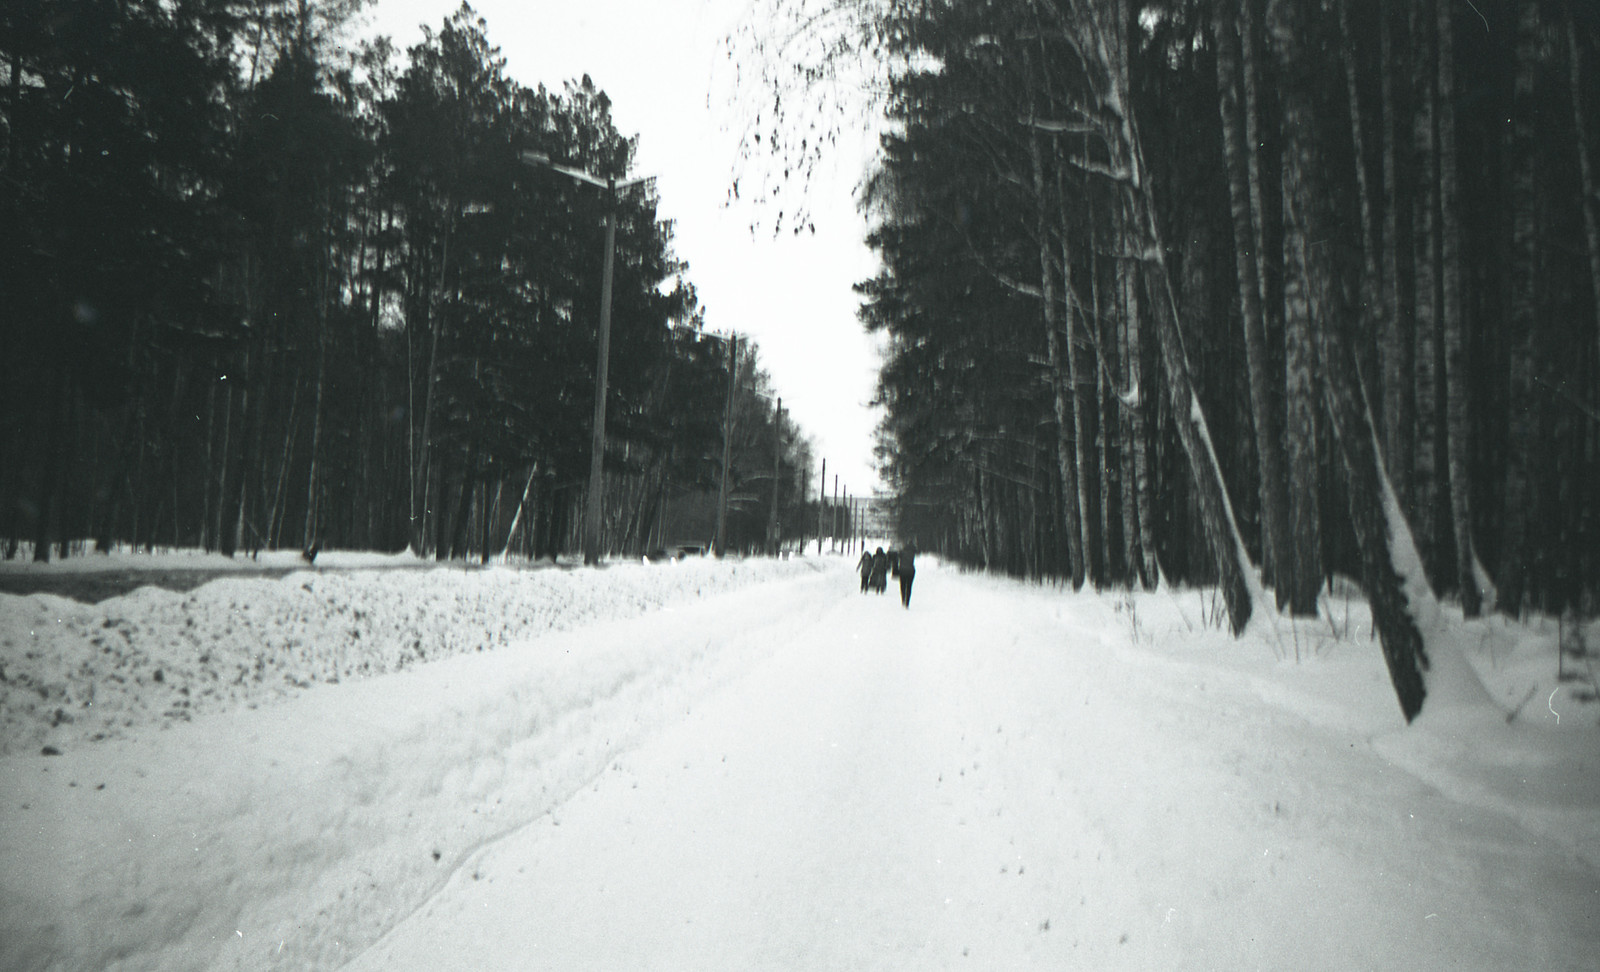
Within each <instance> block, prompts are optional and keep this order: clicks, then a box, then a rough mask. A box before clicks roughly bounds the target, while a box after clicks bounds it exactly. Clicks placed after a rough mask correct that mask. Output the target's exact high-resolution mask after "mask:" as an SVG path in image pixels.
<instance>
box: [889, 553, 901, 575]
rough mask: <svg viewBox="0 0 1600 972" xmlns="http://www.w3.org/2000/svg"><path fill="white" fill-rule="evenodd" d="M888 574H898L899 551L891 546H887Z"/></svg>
mask: <svg viewBox="0 0 1600 972" xmlns="http://www.w3.org/2000/svg"><path fill="white" fill-rule="evenodd" d="M889 576H890V577H899V576H900V551H898V550H896V549H895V548H893V547H890V548H889Z"/></svg>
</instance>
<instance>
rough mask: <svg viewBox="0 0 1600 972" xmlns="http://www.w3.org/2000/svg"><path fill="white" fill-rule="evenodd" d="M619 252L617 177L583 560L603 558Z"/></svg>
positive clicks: (611, 183) (609, 186)
mask: <svg viewBox="0 0 1600 972" xmlns="http://www.w3.org/2000/svg"><path fill="white" fill-rule="evenodd" d="M616 255H617V180H615V179H609V180H607V182H606V260H605V265H604V267H603V269H602V271H601V274H600V334H599V338H598V340H597V341H596V342H595V344H596V346H597V348H596V352H595V353H596V356H597V358H598V360H597V361H596V362H595V367H594V425H593V427H592V429H591V433H592V434H591V437H590V440H589V496H588V500H589V503H588V509H587V510H586V511H585V516H584V525H583V562H584V563H585V564H588V565H590V566H594V565H595V564H598V563H599V562H600V501H601V499H602V498H603V495H604V491H605V475H604V474H605V457H606V377H607V372H608V371H609V370H610V364H611V270H612V265H613V264H615V263H616Z"/></svg>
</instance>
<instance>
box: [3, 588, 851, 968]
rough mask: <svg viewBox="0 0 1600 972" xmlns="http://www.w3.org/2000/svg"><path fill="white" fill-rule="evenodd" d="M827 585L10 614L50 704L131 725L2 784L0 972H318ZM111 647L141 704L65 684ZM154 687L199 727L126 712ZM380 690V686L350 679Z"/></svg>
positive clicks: (78, 679) (177, 604) (14, 759)
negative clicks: (109, 624)
mask: <svg viewBox="0 0 1600 972" xmlns="http://www.w3.org/2000/svg"><path fill="white" fill-rule="evenodd" d="M825 569H826V565H825V564H819V562H817V561H809V562H808V561H793V562H787V563H784V562H770V561H768V562H760V561H750V562H745V563H735V562H724V563H716V562H705V563H684V564H679V565H675V566H670V567H668V566H662V567H651V568H646V567H635V566H625V567H624V566H618V567H611V568H608V569H606V570H604V571H572V572H570V573H569V572H564V571H541V572H535V573H527V572H515V571H472V572H463V571H461V570H459V569H455V570H449V569H445V570H437V571H426V572H421V571H417V572H405V573H404V574H400V575H395V574H371V575H353V576H349V577H335V576H328V575H321V576H318V575H314V574H299V575H294V576H292V577H288V578H284V579H283V580H282V581H249V582H242V581H236V580H220V581H217V582H214V583H213V584H209V585H207V586H206V587H204V588H201V589H200V590H198V591H196V592H195V594H196V595H197V597H195V598H190V597H186V596H181V595H168V594H164V593H162V592H157V591H144V592H141V593H139V594H138V595H135V596H133V597H131V598H125V599H120V600H121V601H122V602H123V603H120V604H118V603H114V602H108V603H107V604H102V605H98V606H96V607H92V608H85V607H82V606H74V605H72V604H71V603H70V602H62V601H61V600H60V599H58V598H49V597H44V598H38V597H36V598H28V599H14V600H13V601H11V602H8V603H7V605H6V607H7V608H14V607H16V606H17V603H16V602H17V600H23V601H29V602H34V601H37V602H38V603H36V604H34V607H35V608H36V609H39V608H47V609H48V610H45V611H43V612H42V616H44V617H49V616H50V615H52V614H54V615H58V616H59V618H58V620H57V623H56V624H55V626H53V627H50V628H43V629H40V630H43V631H45V632H48V634H47V635H45V636H42V637H43V639H45V640H47V643H49V644H51V645H53V646H56V647H59V648H60V649H61V650H62V651H63V652H67V653H75V654H73V657H72V660H70V661H68V662H66V663H64V664H63V665H61V666H60V667H59V668H57V669H56V671H57V672H58V673H59V675H58V677H59V678H61V679H62V680H63V681H64V682H65V684H66V686H67V689H66V690H67V691H69V692H79V691H86V687H87V686H97V688H96V692H95V699H96V700H100V701H104V700H105V699H106V698H107V697H108V696H111V697H115V698H118V699H119V700H120V701H119V702H118V706H119V709H118V711H119V713H122V714H123V715H124V716H125V717H126V719H127V720H129V721H131V723H132V725H131V726H124V727H122V728H123V729H125V730H126V731H124V732H121V733H119V735H121V736H124V737H126V738H116V739H111V740H107V741H103V742H100V743H98V744H92V745H91V744H87V742H86V741H85V740H83V739H82V738H81V736H82V733H83V732H84V731H85V730H84V728H83V725H82V723H83V722H84V721H86V720H77V721H74V722H72V723H66V724H63V725H62V726H56V727H55V728H54V729H53V730H52V732H55V733H60V732H61V730H62V729H63V728H66V729H69V730H75V731H76V733H77V734H78V738H77V741H76V742H75V743H73V744H70V745H68V746H67V747H66V749H65V750H64V752H63V753H62V755H59V756H53V757H45V756H40V755H35V754H34V752H37V751H34V752H30V753H28V754H27V755H17V756H10V757H7V758H4V759H0V792H3V799H4V801H5V803H4V806H5V812H4V814H3V816H0V968H93V969H103V968H115V969H161V970H173V969H201V968H284V969H311V968H332V967H336V966H337V965H339V964H342V963H343V962H344V961H345V960H347V959H348V958H349V957H350V956H351V955H352V954H353V950H355V949H358V948H359V947H361V946H363V945H365V944H366V943H368V942H370V941H371V940H373V939H374V938H376V937H377V935H378V934H380V933H381V932H382V931H383V929H384V928H385V927H387V926H388V925H389V924H391V923H392V922H394V921H396V920H398V919H399V918H401V917H403V916H404V915H406V914H407V913H409V911H410V910H411V909H412V908H414V907H416V906H417V904H418V903H420V902H421V901H423V900H425V899H426V898H427V897H428V895H430V894H431V893H433V891H434V890H436V889H437V887H439V886H440V884H441V883H442V882H443V881H444V880H445V879H446V878H447V877H448V876H449V875H450V874H451V873H452V872H453V871H454V870H456V869H457V868H458V867H460V866H461V864H462V863H463V862H464V861H465V860H467V858H468V857H469V856H470V855H471V854H472V853H473V852H474V851H475V850H476V849H477V848H480V847H482V846H483V845H484V844H485V843H486V842H489V841H492V840H494V839H495V838H497V837H498V836H500V835H502V834H504V833H506V832H507V831H509V830H512V829H515V828H517V827H519V826H522V825H524V824H526V823H527V822H528V821H529V820H531V819H534V818H535V817H537V816H539V815H540V814H542V813H546V812H548V811H549V810H550V809H551V808H552V807H555V806H557V805H559V804H560V803H561V802H562V801H563V800H565V799H566V798H567V797H569V796H570V795H571V794H572V792H573V791H574V790H576V789H577V788H579V787H581V786H582V785H583V784H584V783H585V782H586V781H587V780H590V779H592V778H594V777H595V776H596V775H597V774H598V773H600V772H601V771H603V770H604V769H605V767H606V766H607V765H608V763H609V762H610V761H611V760H613V759H614V758H616V756H617V754H618V753H620V752H622V751H624V750H625V749H626V748H628V747H629V746H630V745H632V744H634V743H635V742H636V740H637V738H638V737H639V735H640V734H641V733H646V732H648V731H649V730H650V729H651V728H652V727H653V726H655V725H658V724H659V723H660V722H661V721H662V720H664V719H666V718H668V717H669V716H670V715H672V714H676V713H681V712H682V710H683V707H685V706H688V705H691V704H692V703H693V701H694V700H695V699H697V698H699V697H700V696H701V695H702V694H703V693H705V692H707V691H710V690H712V689H713V688H715V687H716V686H717V685H719V684H722V683H723V682H724V681H725V680H726V679H727V678H729V677H731V676H732V674H733V673H736V672H738V671H740V670H742V669H743V668H745V667H747V666H748V665H749V664H751V663H752V662H753V660H754V659H756V658H758V657H760V656H761V654H762V653H763V652H767V651H770V650H771V649H772V647H773V646H775V645H779V644H781V643H782V642H783V638H784V636H785V631H784V627H783V626H784V625H787V624H792V623H793V622H794V621H795V619H796V612H797V611H799V612H801V613H802V614H803V612H804V606H805V605H806V604H808V603H811V602H814V601H815V600H816V598H815V597H814V596H811V597H809V598H806V597H804V596H803V595H804V593H805V591H806V590H807V589H808V588H809V587H812V586H814V585H815V584H817V583H834V581H830V580H829V579H828V575H827V574H825V573H823V574H819V571H821V570H825ZM786 578H787V579H788V580H785V579H786ZM758 581H759V582H763V583H761V584H760V585H759V586H752V585H754V584H755V582H758ZM738 587H744V588H745V589H744V590H741V591H734V592H732V593H724V594H720V595H716V596H712V594H713V592H714V591H718V590H721V591H731V590H732V589H733V588H738ZM697 594H698V595H704V596H701V597H698V598H697V597H696V595H697ZM730 598H734V599H742V600H740V601H739V602H738V603H745V602H748V603H749V604H751V605H753V606H752V607H746V608H744V609H742V610H738V611H733V612H732V615H733V616H736V617H739V618H744V619H746V620H745V621H743V622H742V623H738V624H729V623H726V621H725V618H727V617H729V616H730V607H729V605H730V604H731V603H734V602H730V600H729V599H730ZM663 604H665V605H668V606H667V607H665V608H664V609H663V610H660V611H655V612H653V613H650V614H642V613H641V612H643V611H644V610H645V608H647V607H649V606H653V605H663ZM8 613H10V612H9V611H8ZM608 615H609V616H613V617H614V616H616V615H633V617H629V618H625V619H623V620H610V621H598V620H596V619H598V618H604V617H607V616H608ZM35 616H36V617H38V616H41V614H38V613H36V615H35ZM274 616H276V617H277V619H278V620H279V622H280V624H279V625H278V626H277V627H274V626H273V625H272V624H271V619H272V618H273V617H274ZM758 617H764V618H770V619H771V620H770V621H767V622H760V621H751V620H748V619H751V618H758ZM113 618H114V619H118V622H119V623H118V624H117V625H115V626H114V628H111V629H108V628H105V626H104V623H105V621H106V620H109V619H113ZM229 618H232V621H231V623H230V622H229V621H228V619H229ZM579 624H582V627H581V628H577V629H575V630H568V631H560V632H555V633H550V634H546V635H545V636H544V637H540V638H537V639H533V640H525V639H528V638H530V637H531V636H532V635H533V634H537V633H541V632H548V631H552V630H553V629H555V628H557V627H567V628H573V627H574V626H577V625H579ZM196 629H200V630H201V631H204V632H210V636H211V637H215V638H217V639H218V640H217V641H216V642H213V643H211V644H209V646H208V645H207V642H206V641H205V640H204V639H205V638H206V637H207V635H204V634H199V635H197V634H195V633H194V632H195V630H196ZM107 630H115V631H119V632H120V631H122V630H127V631H129V632H130V633H131V637H129V638H126V639H124V638H123V637H122V635H121V634H116V635H114V636H113V637H114V638H115V639H116V641H115V642H112V641H111V640H110V639H109V638H104V637H103V638H102V641H103V642H108V643H111V644H115V645H117V649H116V651H114V652H112V653H111V655H116V657H118V658H120V659H124V660H127V659H135V660H136V661H125V664H123V666H122V667H121V669H120V670H121V671H124V672H126V671H129V670H130V669H132V668H133V667H135V666H137V669H138V670H139V671H141V672H144V673H146V674H147V675H148V676H149V677H145V678H142V679H141V680H139V681H134V680H133V679H130V678H125V679H124V681H122V682H116V681H115V680H111V679H107V678H104V677H97V678H90V677H88V675H87V674H86V669H85V668H84V665H85V664H86V663H88V662H94V661H98V658H100V657H111V655H108V654H106V652H105V650H104V647H102V646H97V645H95V644H94V642H93V641H92V639H91V637H90V636H91V635H94V634H97V633H98V632H100V631H107ZM355 632H365V633H364V634H361V635H360V637H357V636H356V634H355ZM166 641H171V642H173V644H172V645H171V646H166V647H164V642H166ZM30 644H34V642H30ZM86 644H87V645H88V646H89V648H93V649H94V650H92V651H91V650H88V648H85V645H86ZM418 645H421V646H422V648H423V651H421V652H419V651H418ZM492 645H502V647H500V649H499V650H496V651H483V652H479V651H477V650H476V649H477V648H478V647H480V646H492ZM451 652H453V653H454V654H453V655H451V656H450V657H443V656H444V655H446V654H447V653H451ZM35 653H36V654H37V653H40V652H37V651H36V652H35ZM196 653H199V654H209V655H210V660H209V661H206V662H200V661H199V660H198V656H197V655H196ZM274 653H275V654H274ZM424 656H426V657H427V658H436V659H439V660H437V661H433V662H430V663H428V664H425V665H418V664H415V663H416V662H420V661H423V660H424ZM184 659H188V667H183V666H181V665H180V664H179V662H180V661H183V660H184ZM242 659H249V660H250V667H249V668H248V669H245V670H243V671H242V676H243V677H231V678H230V677H225V676H230V675H234V674H235V673H237V672H240V671H241V670H240V668H239V667H238V666H239V665H240V664H241V660H242ZM256 659H260V660H261V661H260V667H259V668H258V667H256V661H255V660H256ZM158 665H159V666H165V667H170V668H171V669H172V671H173V672H175V673H176V674H174V675H172V676H171V678H173V679H174V680H176V679H179V678H181V679H182V680H183V682H182V684H185V685H191V686H201V687H211V688H213V689H214V690H215V691H214V692H213V693H211V694H209V695H202V694H201V693H200V692H198V691H191V693H190V695H189V696H187V697H188V698H203V699H205V700H207V701H206V702H205V703H204V704H202V705H201V706H199V707H198V708H199V709H201V710H203V711H201V712H200V713H199V714H194V715H192V722H188V720H186V719H173V718H171V717H168V716H166V714H165V713H163V712H161V711H159V709H160V706H159V704H146V703H141V702H139V700H138V696H137V693H136V692H135V691H134V689H135V688H142V689H143V690H144V691H145V692H146V693H151V694H160V688H159V687H160V686H168V685H170V684H171V683H170V682H169V681H167V677H165V676H164V678H163V680H162V681H160V682H155V681H154V680H153V670H154V666H158ZM118 670H119V669H117V668H115V667H108V666H104V664H103V663H102V667H100V668H97V669H95V671H96V672H100V673H104V672H107V671H111V672H115V671H118ZM258 670H259V671H261V672H263V676H262V677H261V678H257V677H256V672H257V671H258ZM379 670H389V671H393V672H394V673H393V674H390V675H388V676H387V677H384V678H373V679H360V680H352V679H349V678H348V677H347V676H348V675H349V674H369V673H375V672H377V671H379ZM284 673H289V674H291V675H293V676H294V677H295V679H297V680H304V681H307V682H308V683H311V682H320V683H322V684H310V685H308V686H307V687H304V688H301V687H299V686H295V685H292V684H291V683H290V681H288V680H286V679H284V677H283V675H284ZM341 677H343V678H344V680H343V681H340V680H339V679H340V678H341ZM54 684H59V683H54ZM108 685H110V686H115V688H105V686H108ZM286 685H289V688H285V686H286ZM70 697H71V698H76V696H70ZM169 698H170V696H169ZM269 698H272V699H278V700H279V701H278V704H275V705H270V706H266V705H263V706H260V707H259V708H250V707H244V708H241V707H240V706H241V704H243V705H245V706H251V705H254V704H255V703H258V702H261V701H265V700H266V699H269ZM95 707H96V708H98V707H99V703H98V702H97V705H96V706H95ZM184 711H186V712H188V713H191V714H192V713H194V712H195V707H190V708H189V709H186V710H184ZM186 723H187V724H186ZM22 724H23V725H24V726H25V725H26V723H25V722H23V723H22ZM158 726H159V727H160V728H158ZM162 729H165V730H166V731H161V730H162ZM52 738H57V739H59V738H60V736H59V735H58V736H55V737H52Z"/></svg>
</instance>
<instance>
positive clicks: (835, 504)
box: [828, 473, 839, 550]
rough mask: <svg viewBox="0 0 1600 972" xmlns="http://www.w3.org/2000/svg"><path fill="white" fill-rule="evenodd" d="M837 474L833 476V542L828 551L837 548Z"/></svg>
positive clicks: (830, 543)
mask: <svg viewBox="0 0 1600 972" xmlns="http://www.w3.org/2000/svg"><path fill="white" fill-rule="evenodd" d="M838 541H839V474H838V473H834V474H833V540H832V541H831V542H829V544H828V549H829V550H834V549H836V548H837V547H838V546H839V542H838Z"/></svg>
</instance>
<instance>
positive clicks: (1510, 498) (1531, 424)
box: [1496, 0, 1540, 617]
mask: <svg viewBox="0 0 1600 972" xmlns="http://www.w3.org/2000/svg"><path fill="white" fill-rule="evenodd" d="M1539 34H1540V24H1539V6H1538V0H1520V2H1519V3H1518V8H1517V48H1516V79H1515V84H1514V88H1513V102H1512V129H1511V146H1510V149H1511V158H1510V165H1511V259H1510V261H1509V274H1510V280H1509V281H1508V293H1509V301H1508V303H1509V311H1510V320H1509V321H1508V324H1509V327H1508V331H1509V332H1510V333H1509V335H1508V344H1509V347H1508V355H1507V357H1508V360H1507V369H1508V373H1509V380H1510V381H1509V387H1508V389H1507V392H1508V394H1509V396H1510V398H1509V404H1510V412H1511V415H1510V420H1509V423H1508V428H1507V430H1506V431H1507V442H1506V446H1507V448H1506V471H1505V476H1506V479H1505V501H1504V502H1505V505H1504V508H1503V510H1502V516H1501V521H1500V522H1501V530H1502V534H1501V541H1500V570H1499V572H1498V575H1497V577H1496V583H1497V585H1498V587H1499V601H1498V606H1499V607H1500V609H1501V610H1502V611H1504V612H1506V613H1507V614H1510V615H1512V616H1514V617H1515V616H1518V615H1520V614H1521V613H1522V609H1523V607H1524V605H1525V604H1526V602H1527V598H1528V594H1529V591H1528V523H1529V520H1530V518H1531V517H1530V511H1529V507H1530V506H1531V505H1532V503H1533V502H1534V495H1533V454H1534V447H1535V441H1534V440H1535V437H1536V436H1537V434H1538V424H1537V412H1536V411H1535V409H1534V396H1535V394H1536V392H1535V389H1534V361H1533V349H1534V332H1535V330H1536V329H1537V326H1538V320H1537V303H1536V301H1537V297H1536V295H1535V292H1534V279H1535V273H1536V272H1537V268H1538V252H1537V245H1538V239H1537V231H1538V224H1537V221H1536V217H1535V207H1536V206H1537V203H1538V201H1537V198H1536V195H1535V186H1534V164H1535V153H1536V152H1537V145H1536V137H1537V133H1536V130H1535V121H1536V120H1537V106H1536V105H1535V104H1534V103H1533V94H1534V82H1535V80H1536V79H1537V72H1538V64H1539Z"/></svg>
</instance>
